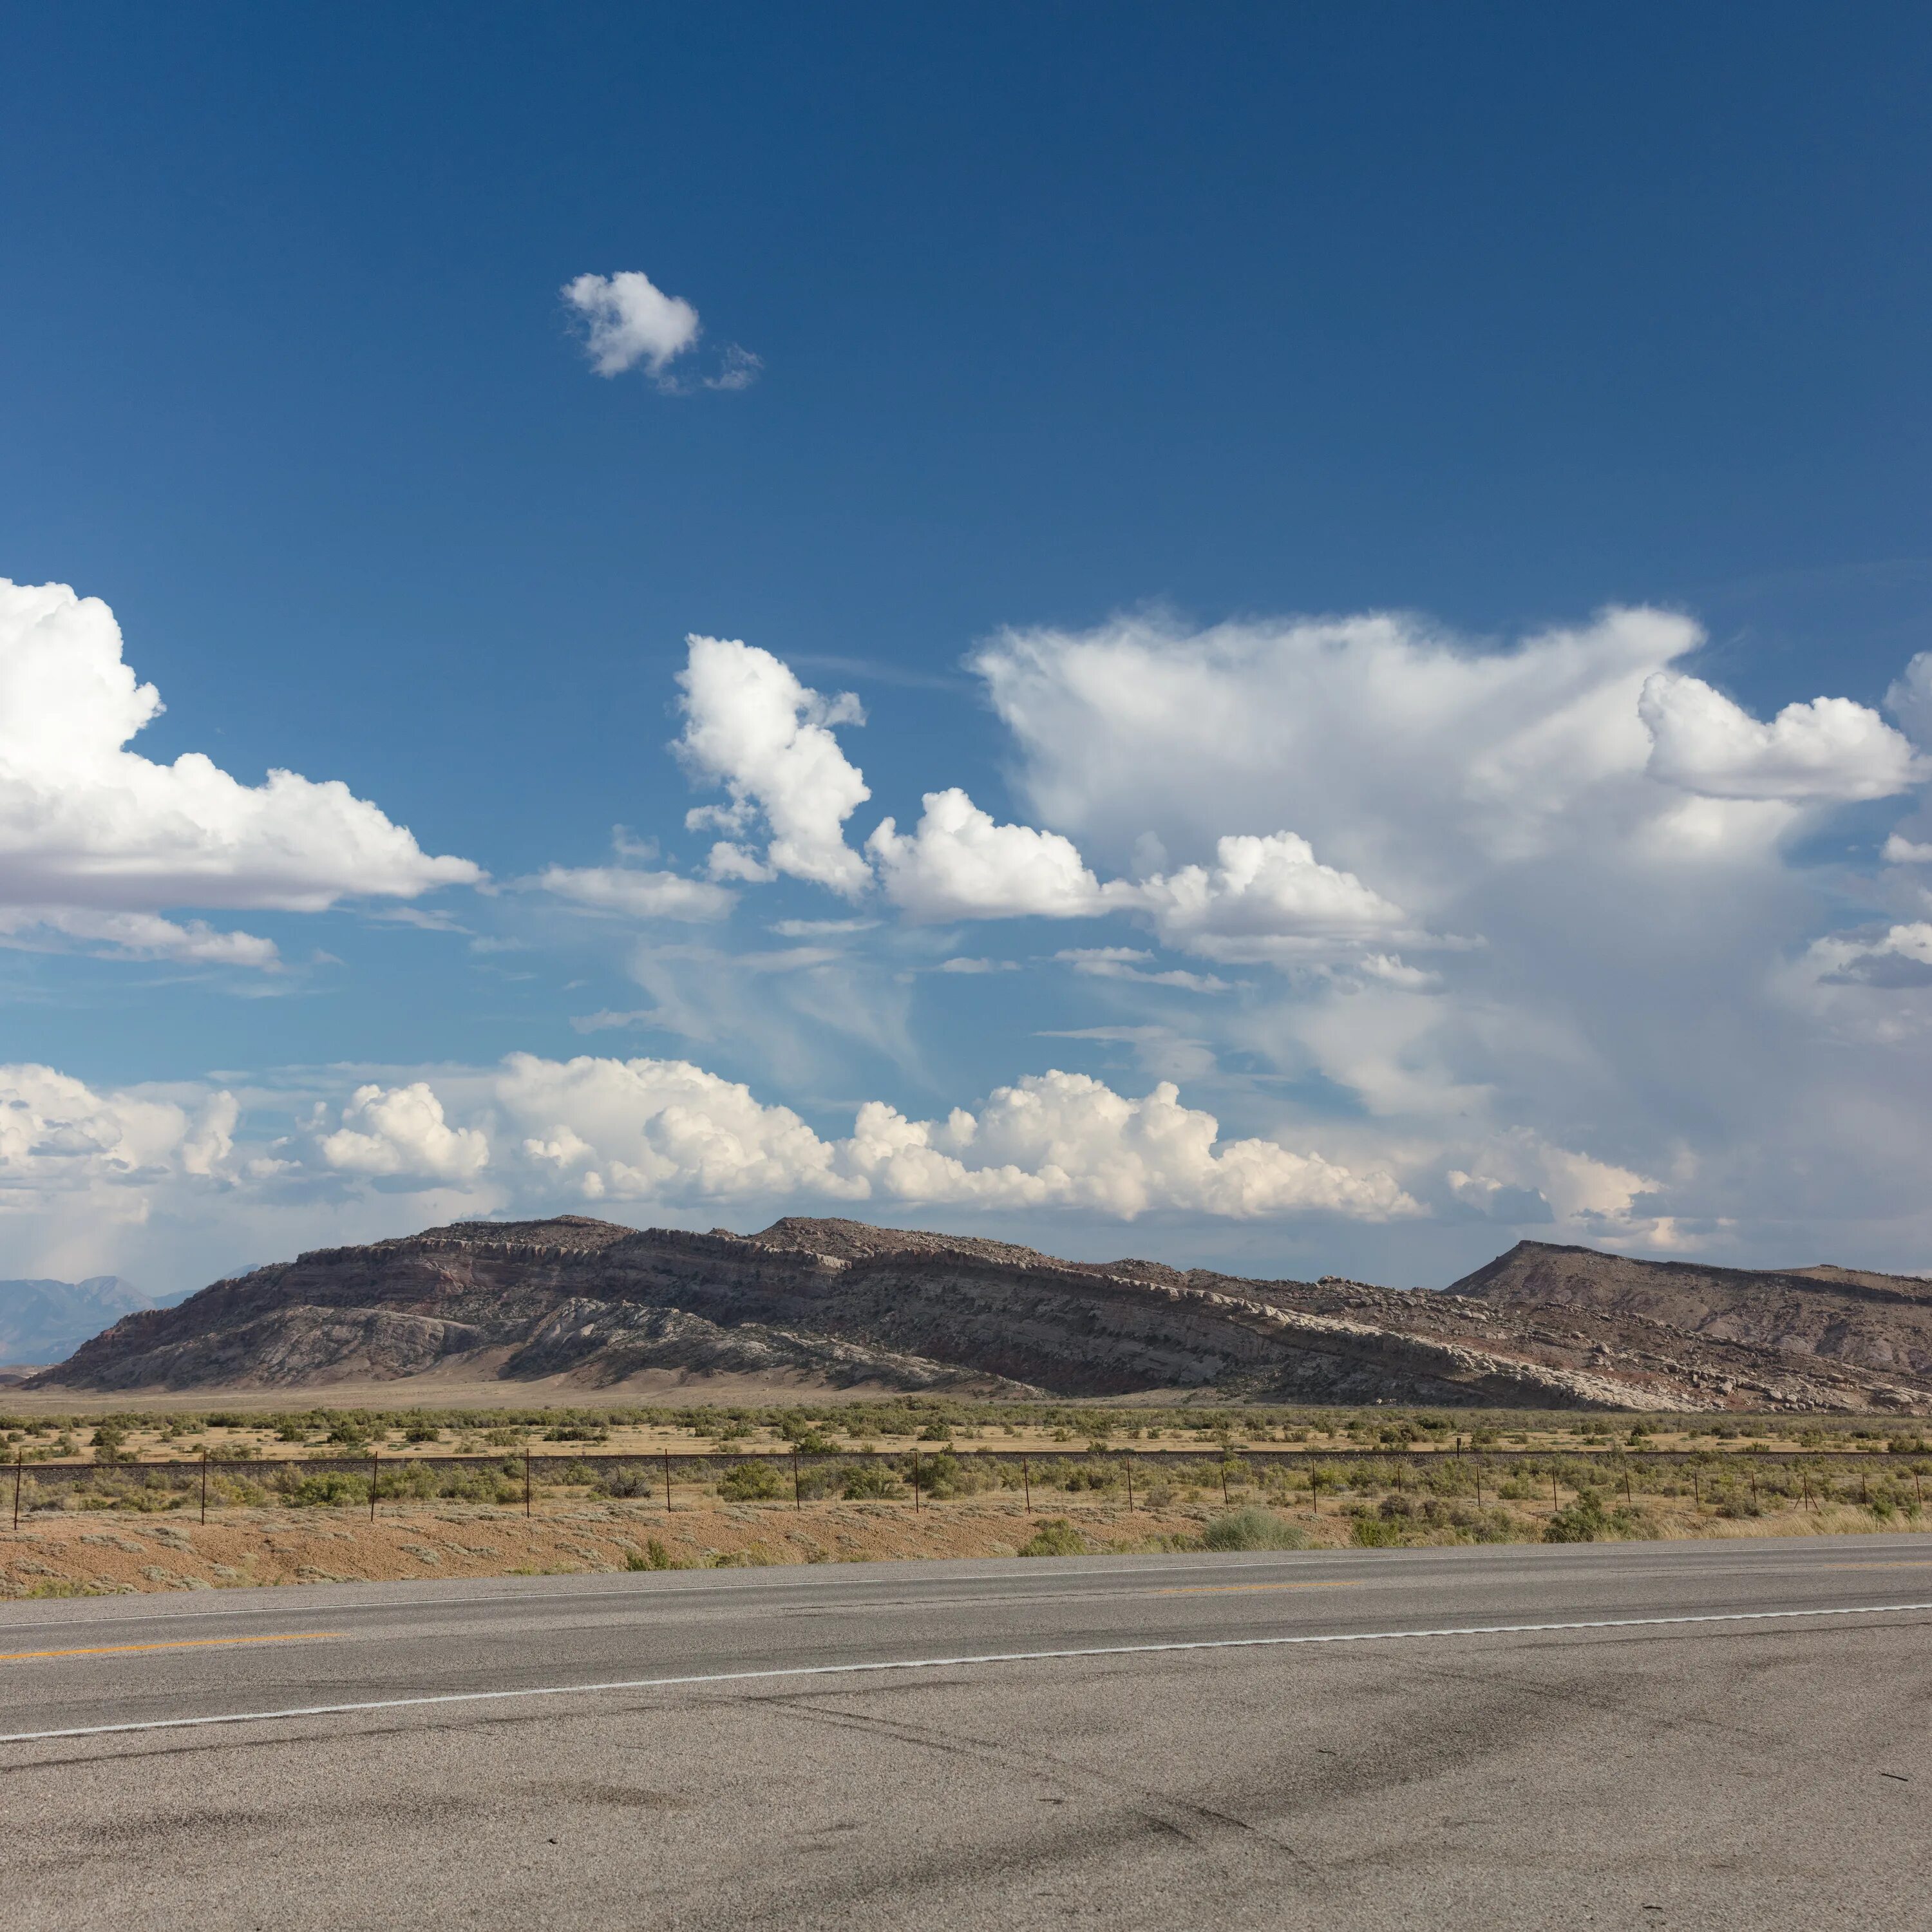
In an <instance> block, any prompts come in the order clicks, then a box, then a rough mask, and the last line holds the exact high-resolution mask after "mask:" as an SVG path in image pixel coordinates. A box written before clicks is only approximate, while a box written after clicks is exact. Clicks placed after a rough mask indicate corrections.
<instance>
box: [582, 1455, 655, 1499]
mask: <svg viewBox="0 0 1932 1932" xmlns="http://www.w3.org/2000/svg"><path fill="white" fill-rule="evenodd" d="M659 1480H660V1478H659V1472H658V1471H657V1470H655V1469H653V1468H652V1466H650V1464H649V1463H619V1464H618V1465H617V1466H616V1468H614V1469H604V1470H602V1471H601V1472H599V1473H598V1478H597V1487H598V1488H599V1489H600V1490H602V1491H603V1492H604V1494H605V1495H606V1496H655V1495H656V1494H657V1491H658V1482H659Z"/></svg>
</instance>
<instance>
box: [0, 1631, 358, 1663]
mask: <svg viewBox="0 0 1932 1932" xmlns="http://www.w3.org/2000/svg"><path fill="white" fill-rule="evenodd" d="M347 1634H348V1633H347V1631H293V1632H291V1633H290V1634H289V1635H287V1636H286V1637H180V1638H177V1639H175V1640H173V1641H172V1642H170V1643H97V1644H90V1645H89V1646H86V1648H85V1649H80V1650H13V1651H0V1664H25V1663H27V1662H28V1661H29V1660H31V1659H32V1658H40V1657H115V1656H118V1655H121V1653H122V1652H126V1651H130V1650H210V1649H214V1648H215V1647H217V1646H221V1647H223V1648H232V1647H233V1646H235V1645H237V1644H245V1643H316V1642H317V1640H320V1639H321V1638H323V1637H344V1636H347Z"/></svg>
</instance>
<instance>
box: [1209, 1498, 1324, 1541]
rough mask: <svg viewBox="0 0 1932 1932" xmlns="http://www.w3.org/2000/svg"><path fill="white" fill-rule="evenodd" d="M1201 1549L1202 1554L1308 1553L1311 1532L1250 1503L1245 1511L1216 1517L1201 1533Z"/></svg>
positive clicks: (1231, 1512) (1240, 1510)
mask: <svg viewBox="0 0 1932 1932" xmlns="http://www.w3.org/2000/svg"><path fill="white" fill-rule="evenodd" d="M1201 1547H1202V1549H1203V1550H1306V1549H1307V1547H1308V1532H1307V1531H1306V1530H1304V1529H1302V1528H1301V1526H1300V1525H1298V1524H1297V1523H1290V1522H1289V1520H1287V1519H1286V1517H1279V1516H1277V1515H1276V1514H1275V1513H1274V1511H1273V1510H1268V1509H1263V1508H1261V1507H1260V1505H1259V1504H1253V1503H1251V1504H1250V1505H1248V1507H1247V1508H1245V1509H1238V1510H1231V1511H1229V1513H1228V1514H1227V1515H1226V1516H1217V1517H1216V1518H1215V1519H1214V1521H1213V1522H1212V1523H1210V1524H1209V1525H1208V1527H1207V1528H1206V1529H1204V1530H1203V1531H1202V1532H1201Z"/></svg>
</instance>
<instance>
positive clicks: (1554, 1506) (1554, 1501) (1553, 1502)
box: [1550, 1469, 1563, 1510]
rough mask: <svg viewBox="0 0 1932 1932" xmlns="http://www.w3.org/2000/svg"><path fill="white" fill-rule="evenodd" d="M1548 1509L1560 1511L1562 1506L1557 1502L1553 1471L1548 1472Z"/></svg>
mask: <svg viewBox="0 0 1932 1932" xmlns="http://www.w3.org/2000/svg"><path fill="white" fill-rule="evenodd" d="M1562 1507H1563V1505H1562V1503H1561V1502H1559V1501H1558V1500H1557V1496H1556V1471H1555V1470H1554V1469H1552V1470H1551V1471H1550V1508H1552V1509H1553V1510H1560V1509H1561V1508H1562Z"/></svg>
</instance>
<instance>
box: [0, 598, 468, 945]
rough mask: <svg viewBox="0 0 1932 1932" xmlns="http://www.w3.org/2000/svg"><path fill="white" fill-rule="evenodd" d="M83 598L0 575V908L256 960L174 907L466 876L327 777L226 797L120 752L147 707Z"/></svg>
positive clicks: (144, 693)
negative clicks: (177, 919)
mask: <svg viewBox="0 0 1932 1932" xmlns="http://www.w3.org/2000/svg"><path fill="white" fill-rule="evenodd" d="M160 709H161V700H160V694H158V693H157V691H156V690H155V689H154V686H153V685H147V684H140V683H137V682H136V679H135V676H134V673H133V670H132V669H131V668H130V667H129V666H128V665H127V663H126V662H125V661H124V660H123V658H122V656H121V632H120V629H119V627H118V625H116V624H115V621H114V616H113V612H112V611H110V610H109V609H108V607H107V605H106V604H103V603H101V601H99V600H98V598H82V597H78V596H77V595H75V594H74V592H73V591H72V590H71V589H68V587H67V586H65V584H58V583H49V584H42V585H38V586H28V585H23V584H17V583H10V582H8V581H7V580H5V579H0V908H5V909H7V919H6V921H5V929H6V930H7V931H8V932H13V933H23V932H26V931H27V930H28V929H29V928H30V927H31V926H35V925H37V926H41V927H43V928H46V929H49V930H50V931H52V932H55V933H61V934H65V935H67V936H68V937H70V938H74V939H77V940H80V941H92V942H96V943H99V944H104V945H107V946H109V947H113V948H115V949H116V950H118V951H120V952H121V953H124V954H127V955H129V956H145V957H150V958H169V959H199V960H217V961H220V962H224V963H228V964H233V965H251V966H258V967H259V966H267V965H272V964H273V963H274V959H275V949H274V948H273V947H272V946H271V945H270V944H269V942H268V941H266V940H262V939H257V938H253V937H251V936H250V935H247V934H242V933H235V934H221V933H216V932H211V931H210V930H209V929H208V928H207V927H206V926H202V925H199V924H198V923H197V924H196V925H193V926H175V925H172V923H171V922H169V921H167V920H166V919H160V918H159V917H157V916H155V915H157V914H159V913H161V912H163V911H164V910H169V909H171V908H174V907H182V906H196V907H229V908H257V909H263V908H275V909H278V910H286V911H296V912H319V911H322V910H326V908H328V907H330V906H332V905H334V904H336V903H337V902H338V901H340V900H341V899H344V898H351V897H361V896H374V897H377V898H392V899H410V898H416V897H418V896H419V895H421V894H422V893H424V892H429V891H431V890H433V889H435V888H436V887H437V886H444V885H458V884H474V883H477V882H478V881H479V880H481V878H482V877H483V874H482V873H481V871H480V870H479V869H478V868H477V867H476V866H475V865H472V864H471V863H470V862H469V860H468V859H457V858H448V857H435V856H431V854H429V853H425V851H424V850H422V848H421V847H419V845H418V844H417V843H416V840H415V839H414V838H413V837H412V836H411V835H410V832H408V831H407V829H405V828H404V826H399V825H396V824H394V823H392V822H391V821H390V820H389V819H388V818H387V817H385V816H384V815H383V813H382V812H381V811H379V810H378V809H377V807H376V806H374V805H371V804H369V803H368V802H366V801H365V800H364V799H359V798H357V797H356V796H354V795H353V793H351V792H350V790H349V788H348V787H347V786H346V785H344V784H341V782H340V781H336V780H329V781H323V782H320V783H317V782H316V781H313V780H311V779H308V778H302V777H300V776H299V775H297V774H296V773H295V772H287V771H272V772H270V773H269V776H268V778H267V781H266V783H264V784H260V785H245V784H241V783H239V781H237V780H236V779H235V778H231V777H230V776H229V775H228V773H227V772H224V771H223V770H221V769H220V767H219V766H216V765H215V764H214V763H212V762H211V760H209V759H208V758H207V757H204V756H203V755H202V754H201V753H200V752H198V751H190V752H186V753H184V754H182V756H181V757H178V758H177V759H176V760H175V761H174V763H172V764H168V765H163V764H157V763H154V762H152V761H151V760H149V759H147V758H144V757H141V756H140V755H139V754H138V753H136V752H133V751H129V750H128V749H127V742H128V741H129V740H130V739H131V738H133V736H134V735H135V733H137V732H138V731H139V730H141V728H142V727H143V726H144V725H145V724H148V722H149V721H151V719H153V718H154V716H155V715H157V713H158V712H160Z"/></svg>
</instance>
